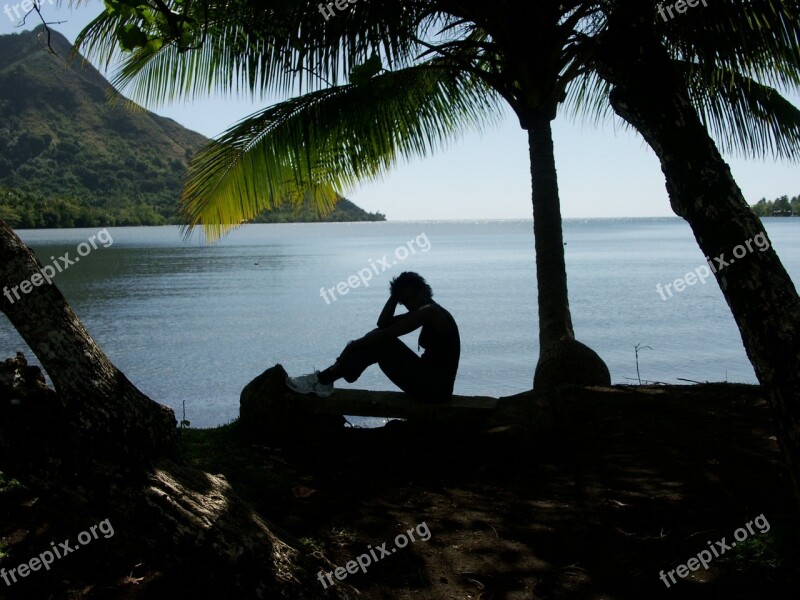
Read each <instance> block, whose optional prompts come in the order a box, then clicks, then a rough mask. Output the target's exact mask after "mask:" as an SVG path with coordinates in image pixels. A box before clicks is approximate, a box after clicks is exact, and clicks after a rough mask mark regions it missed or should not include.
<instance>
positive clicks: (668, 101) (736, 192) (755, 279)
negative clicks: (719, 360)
mask: <svg viewBox="0 0 800 600" xmlns="http://www.w3.org/2000/svg"><path fill="white" fill-rule="evenodd" d="M645 5H646V3H642V2H640V0H636V1H635V2H631V3H628V4H623V7H624V11H620V12H618V13H616V15H615V17H612V19H611V21H610V27H609V31H608V34H607V38H606V40H605V41H604V43H603V45H602V46H601V47H600V50H599V53H598V55H597V59H598V69H599V71H600V72H601V75H602V76H603V77H604V78H605V79H606V80H607V81H608V82H609V83H611V84H612V85H613V86H614V87H613V91H612V92H611V98H610V99H611V105H612V106H613V108H614V110H615V112H616V113H617V114H618V115H620V116H621V117H622V118H623V119H625V120H626V121H627V122H629V123H630V124H631V125H633V126H634V127H635V128H636V129H637V130H638V131H639V133H641V134H642V136H643V137H644V138H645V140H646V141H647V143H648V144H649V145H650V147H651V148H652V149H653V150H654V151H655V153H656V155H657V156H658V158H659V160H660V161H661V169H662V171H663V172H664V175H665V177H666V186H667V191H668V193H669V198H670V202H671V204H672V209H673V210H674V211H675V213H676V214H677V215H679V216H681V217H683V218H684V219H686V221H687V222H688V223H689V225H690V227H691V228H692V232H693V233H694V236H695V238H696V239H697V243H698V244H699V246H700V248H701V250H702V251H703V253H704V254H705V256H706V257H708V260H709V261H710V264H711V266H713V267H714V270H715V273H714V276H715V277H716V280H717V283H718V284H719V287H720V289H721V290H722V294H723V296H724V297H725V300H726V302H727V303H728V306H730V309H731V312H732V313H733V317H734V319H735V320H736V324H737V326H738V327H739V332H740V334H741V337H742V342H743V343H744V347H745V350H746V352H747V356H748V357H749V359H750V362H751V363H752V364H753V366H754V368H755V372H756V375H757V377H758V379H759V381H760V382H761V384H762V385H764V386H765V388H766V389H767V391H768V393H769V399H770V403H771V406H772V409H773V414H774V416H775V419H776V425H777V432H778V441H779V443H780V446H781V448H782V451H783V455H784V457H785V460H786V463H787V465H788V470H789V474H790V477H791V480H792V483H793V485H794V490H795V493H796V495H797V498H798V500H800V298H798V295H797V291H796V289H795V286H794V284H793V283H792V280H791V278H790V277H789V275H788V273H787V272H786V270H785V269H784V267H783V265H782V264H781V261H780V259H779V258H778V255H777V254H776V253H775V251H774V250H773V248H772V245H771V243H770V244H769V248H768V249H767V250H765V251H761V249H760V247H759V248H756V244H755V243H754V238H755V237H756V236H761V237H759V239H762V240H763V241H762V242H761V244H760V246H761V247H763V246H765V245H766V243H765V242H766V241H767V240H768V237H767V236H766V232H765V231H764V226H763V224H762V223H761V221H760V220H759V219H758V217H757V216H756V215H755V214H754V213H753V212H752V211H751V210H750V208H749V206H748V204H747V202H746V201H745V199H744V197H743V195H742V192H741V190H740V189H739V187H738V186H737V185H736V182H735V181H734V180H733V177H732V175H731V172H730V169H729V167H728V165H727V164H726V163H725V162H724V160H723V159H722V156H721V155H720V153H719V151H718V150H717V147H716V145H715V144H714V141H713V140H712V139H711V138H710V137H709V135H708V132H707V131H706V129H705V127H703V125H702V123H701V121H700V119H699V117H698V115H697V112H696V111H695V110H694V108H693V107H692V106H691V104H690V102H689V96H688V92H687V89H686V86H685V84H684V83H683V82H682V81H681V79H680V78H679V77H678V75H677V73H676V71H675V69H674V68H673V66H672V63H671V62H670V60H669V56H668V54H667V51H666V49H665V48H664V47H663V45H662V44H661V43H660V41H659V40H658V38H657V37H656V35H655V33H654V32H653V29H652V21H651V18H652V15H651V14H649V12H648V10H647V7H646V6H645ZM651 8H652V7H651ZM643 10H644V12H642V11H643ZM747 242H750V247H751V248H753V250H752V251H747V252H745V253H742V252H741V251H740V252H738V253H737V256H736V257H734V256H733V255H732V252H733V249H734V248H735V247H737V246H742V247H743V248H746V247H747ZM717 259H719V260H717ZM726 263H727V264H726Z"/></svg>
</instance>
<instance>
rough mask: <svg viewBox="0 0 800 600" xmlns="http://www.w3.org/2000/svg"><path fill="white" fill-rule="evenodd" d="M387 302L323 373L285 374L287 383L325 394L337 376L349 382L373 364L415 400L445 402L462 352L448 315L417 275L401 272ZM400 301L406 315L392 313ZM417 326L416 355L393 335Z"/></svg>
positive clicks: (304, 391)
mask: <svg viewBox="0 0 800 600" xmlns="http://www.w3.org/2000/svg"><path fill="white" fill-rule="evenodd" d="M389 289H390V294H389V299H388V300H387V301H386V305H385V306H384V307H383V310H382V311H381V315H380V317H378V328H377V329H373V330H372V331H370V332H369V333H368V334H367V335H365V336H364V337H362V338H360V339H357V340H354V341H351V342H350V343H348V344H347V346H345V349H344V350H343V351H342V353H341V354H340V355H339V358H337V359H336V362H335V363H334V364H333V365H331V366H330V367H328V368H327V369H325V370H324V371H316V372H315V373H311V374H310V375H302V376H300V377H287V378H286V385H287V386H289V388H291V389H292V390H294V391H295V392H297V393H299V394H316V395H317V396H322V397H328V396H330V395H331V394H332V393H333V383H334V382H335V381H336V380H337V379H340V378H344V379H345V381H348V382H349V383H353V382H354V381H356V380H357V379H358V378H359V377H360V376H361V374H362V373H363V372H364V370H365V369H366V368H367V367H368V366H370V365H373V364H375V363H377V364H378V366H379V367H380V368H381V370H382V371H383V372H384V373H385V374H386V376H387V377H388V378H389V379H391V380H392V382H394V384H395V385H397V387H399V388H400V389H401V390H403V391H404V392H406V393H407V394H408V395H409V396H411V397H412V398H414V399H417V400H422V401H426V402H446V401H447V400H449V399H450V397H451V396H452V394H453V383H454V382H455V379H456V372H457V371H458V359H459V357H460V355H461V339H460V338H459V335H458V326H457V325H456V322H455V319H453V316H452V315H451V314H450V313H449V312H448V311H446V310H445V309H444V308H442V307H441V306H439V305H438V304H437V303H436V302H434V301H433V292H432V291H431V287H430V286H429V285H428V284H427V282H426V281H425V279H423V278H422V277H421V276H420V275H419V274H417V273H412V272H408V271H407V272H405V273H401V274H400V275H398V276H397V277H395V278H394V279H392V281H391V284H390V286H389ZM398 304H402V305H403V306H404V307H406V309H408V312H407V313H404V314H401V315H395V314H394V312H395V310H396V309H397V305H398ZM420 327H422V331H420V334H419V346H421V347H422V348H424V349H425V351H424V352H423V353H422V356H418V355H417V354H416V353H415V352H414V351H413V350H412V349H411V348H409V347H408V346H406V345H405V344H404V343H403V342H402V341H400V340H399V339H397V338H398V337H399V336H401V335H405V334H407V333H410V332H412V331H414V330H416V329H419V328H420Z"/></svg>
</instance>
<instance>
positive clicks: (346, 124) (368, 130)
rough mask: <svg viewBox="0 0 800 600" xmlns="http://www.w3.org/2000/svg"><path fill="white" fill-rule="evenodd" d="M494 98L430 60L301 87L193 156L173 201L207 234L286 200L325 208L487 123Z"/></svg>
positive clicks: (496, 112)
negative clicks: (321, 86) (361, 78)
mask: <svg viewBox="0 0 800 600" xmlns="http://www.w3.org/2000/svg"><path fill="white" fill-rule="evenodd" d="M501 114H502V113H501V110H500V98H499V97H498V96H497V95H496V94H494V93H493V92H492V91H491V90H489V89H488V88H487V87H486V85H485V84H484V83H483V82H482V81H480V80H478V79H477V78H475V77H473V76H471V75H469V74H467V73H465V72H463V71H458V70H448V69H444V68H441V66H439V67H438V68H437V67H436V63H435V62H434V61H429V62H428V63H425V64H422V65H418V66H414V67H409V68H406V69H403V70H400V71H392V72H386V73H383V74H381V75H377V76H375V77H373V78H371V79H370V80H368V81H367V82H365V83H360V84H358V85H355V84H348V85H344V86H334V87H331V88H328V89H325V90H320V91H315V92H310V93H308V94H305V95H303V96H300V97H297V98H292V99H290V100H287V101H285V102H281V103H278V104H276V105H274V106H270V107H269V108H267V109H265V110H263V111H261V112H259V113H256V114H254V115H252V116H250V117H248V118H246V119H244V120H242V121H241V122H239V123H238V124H236V125H235V126H234V127H233V128H231V129H230V130H228V131H227V132H226V133H224V134H223V135H222V136H221V137H220V138H219V139H217V140H215V141H214V142H213V143H212V144H211V145H210V146H209V147H208V148H207V149H206V150H204V151H203V152H201V153H200V154H198V156H197V157H196V159H195V160H194V161H193V163H192V165H191V168H190V176H189V182H188V184H187V186H186V189H185V191H184V194H183V198H182V216H183V219H184V222H185V223H187V230H186V233H187V234H188V233H191V230H192V229H193V228H194V227H195V226H198V225H202V226H203V228H204V231H205V233H206V235H207V237H209V238H210V239H216V238H217V237H219V236H220V235H222V234H224V233H225V232H227V231H229V230H230V229H231V228H234V227H236V226H238V225H239V224H240V223H241V222H243V221H246V220H249V219H251V218H253V217H254V216H256V215H257V214H258V213H260V212H261V211H263V210H264V209H268V208H271V207H273V206H276V205H279V204H283V203H285V202H295V203H298V202H303V201H310V202H316V203H317V204H318V205H323V206H325V205H328V204H330V203H331V202H333V201H334V200H335V197H336V193H337V192H342V191H344V190H347V189H351V188H352V187H353V186H355V185H356V184H357V183H359V182H363V181H368V180H372V179H376V178H380V177H382V176H383V175H385V174H386V173H387V172H388V171H389V170H390V169H391V168H392V167H393V166H395V165H396V164H397V162H398V160H400V159H404V160H410V159H412V158H416V157H424V156H427V155H429V154H431V153H433V152H436V151H439V150H441V149H443V148H445V147H447V146H448V145H449V144H450V143H451V142H452V141H453V140H455V139H457V138H458V136H459V135H460V134H463V133H464V132H465V131H468V130H481V129H482V128H484V127H486V126H488V125H494V124H496V123H497V122H498V121H499V119H500V116H501Z"/></svg>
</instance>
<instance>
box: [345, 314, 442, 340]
mask: <svg viewBox="0 0 800 600" xmlns="http://www.w3.org/2000/svg"><path fill="white" fill-rule="evenodd" d="M435 318H436V309H435V308H434V306H433V305H431V304H429V305H428V306H423V307H422V308H419V309H417V310H414V311H411V312H410V313H406V314H404V315H400V316H399V317H397V321H396V322H395V323H393V324H392V325H389V326H388V327H384V328H382V329H373V330H372V331H370V332H369V333H368V334H367V335H365V336H364V337H362V338H359V339H357V340H355V341H354V342H351V343H352V344H356V345H358V346H366V345H369V344H372V343H374V342H378V341H382V340H386V339H390V338H396V337H400V336H401V335H405V334H407V333H411V332H412V331H414V330H415V329H419V328H420V327H422V326H423V325H425V324H427V323H430V322H431V321H432V319H435Z"/></svg>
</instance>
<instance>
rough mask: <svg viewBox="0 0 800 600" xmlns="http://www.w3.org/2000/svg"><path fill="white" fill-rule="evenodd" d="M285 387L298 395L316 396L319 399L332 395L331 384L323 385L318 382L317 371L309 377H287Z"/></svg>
mask: <svg viewBox="0 0 800 600" xmlns="http://www.w3.org/2000/svg"><path fill="white" fill-rule="evenodd" d="M286 386H287V387H288V388H289V389H290V390H292V391H293V392H296V393H298V394H316V395H317V396H319V397H321V398H330V396H331V394H333V384H332V383H329V384H328V385H325V384H323V383H320V382H319V371H315V372H314V373H311V374H310V375H300V376H299V377H287V378H286Z"/></svg>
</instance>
